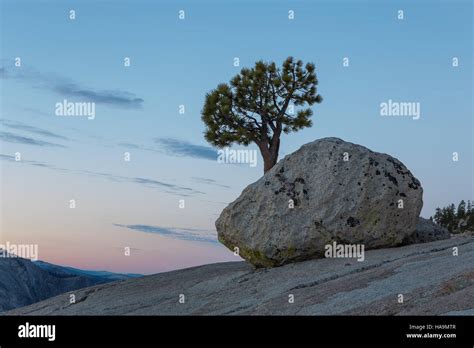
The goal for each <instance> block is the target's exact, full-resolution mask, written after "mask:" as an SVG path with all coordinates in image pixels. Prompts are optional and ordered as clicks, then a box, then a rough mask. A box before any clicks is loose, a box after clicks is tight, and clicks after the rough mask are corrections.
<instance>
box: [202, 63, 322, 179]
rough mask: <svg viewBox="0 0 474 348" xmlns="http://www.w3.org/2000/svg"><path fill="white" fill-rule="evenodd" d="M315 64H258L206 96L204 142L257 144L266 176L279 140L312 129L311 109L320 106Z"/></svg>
mask: <svg viewBox="0 0 474 348" xmlns="http://www.w3.org/2000/svg"><path fill="white" fill-rule="evenodd" d="M317 85H318V79H317V77H316V72H315V66H314V64H313V63H307V64H306V65H303V62H302V61H301V60H297V61H295V60H294V59H293V57H288V58H287V59H286V60H285V61H284V62H283V65H282V67H281V68H280V67H277V66H276V64H275V63H274V62H271V63H266V62H263V61H258V62H256V63H255V66H254V67H253V68H243V69H242V70H241V71H240V73H239V74H238V75H236V76H235V77H234V78H232V79H231V81H230V84H226V83H223V84H220V85H218V86H217V88H216V89H214V90H212V91H211V92H209V93H208V94H207V95H206V98H205V103H204V108H203V110H202V120H203V121H204V123H205V125H206V130H205V138H206V140H207V141H208V142H209V143H211V144H212V145H214V146H217V147H225V146H229V145H231V144H232V143H236V144H241V145H249V144H250V143H252V142H254V143H255V144H257V146H258V147H259V149H260V152H261V154H262V157H263V159H264V172H266V171H268V170H269V169H271V168H272V167H273V166H274V165H275V163H276V161H277V160H278V153H279V149H280V136H281V134H282V132H283V133H290V132H296V131H298V130H300V129H302V128H305V127H311V125H312V122H311V119H310V118H311V116H312V114H313V112H312V110H311V108H310V107H309V106H311V105H313V104H315V103H320V102H321V101H322V97H321V96H320V95H319V94H317V89H316V87H317Z"/></svg>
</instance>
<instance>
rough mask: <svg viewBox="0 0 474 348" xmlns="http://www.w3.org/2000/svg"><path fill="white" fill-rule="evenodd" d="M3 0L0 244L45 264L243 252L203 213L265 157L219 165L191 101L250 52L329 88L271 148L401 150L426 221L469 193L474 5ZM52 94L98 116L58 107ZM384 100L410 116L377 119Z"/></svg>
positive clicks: (188, 260) (198, 105) (113, 264)
mask: <svg viewBox="0 0 474 348" xmlns="http://www.w3.org/2000/svg"><path fill="white" fill-rule="evenodd" d="M0 2H1V13H0V19H1V33H0V37H1V46H0V49H1V51H0V59H1V61H0V84H1V85H0V86H1V100H0V111H1V123H0V174H1V180H0V184H1V185H0V189H1V208H0V213H1V216H0V217H1V224H0V227H1V231H0V242H1V241H2V240H3V241H9V242H11V243H27V244H33V243H34V244H38V246H39V258H40V259H42V260H44V261H48V262H51V263H55V264H60V265H68V266H73V267H77V268H84V269H95V270H99V269H100V270H109V271H114V272H131V273H142V274H151V273H157V272H162V271H168V270H173V269H179V268H184V267H189V266H194V265H199V264H206V263H212V262H221V261H235V260H239V258H238V257H236V256H234V255H233V253H232V252H231V251H229V250H227V249H226V248H225V247H224V246H222V245H220V243H219V242H217V239H216V232H215V227H214V222H215V220H216V219H217V217H218V216H219V214H220V212H221V211H222V209H223V208H224V207H225V206H226V205H227V204H228V203H230V202H231V201H233V200H234V199H236V198H237V197H238V196H239V194H240V192H241V191H242V190H243V189H244V188H245V187H246V186H247V185H248V184H250V183H252V182H254V181H256V180H257V179H259V178H260V177H261V175H262V171H263V170H262V168H263V165H262V161H261V159H260V158H259V159H258V163H257V166H256V167H251V166H249V165H248V164H238V165H237V164H223V163H218V162H217V161H216V159H215V155H216V149H214V148H212V147H211V145H209V144H207V143H206V141H205V140H204V137H203V132H204V124H203V123H202V121H201V118H200V111H201V109H202V107H203V103H204V96H205V94H206V93H207V92H209V91H210V90H212V89H213V88H215V87H216V86H217V85H218V84H219V83H222V82H228V81H229V80H230V79H231V78H232V77H233V76H234V75H235V74H237V73H238V72H239V71H240V69H241V68H243V67H251V66H252V65H253V64H254V63H255V62H256V61H258V60H264V61H274V62H276V63H277V64H279V65H281V63H282V62H283V60H284V59H285V58H286V57H288V56H293V57H295V58H297V59H301V60H303V61H304V62H313V63H314V64H315V65H316V74H317V76H318V80H319V86H318V93H319V94H321V95H322V96H323V98H324V101H323V102H322V103H321V104H316V105H314V106H313V107H312V109H313V111H314V115H313V118H312V120H313V127H311V128H307V129H304V130H301V131H299V132H298V133H292V134H289V135H284V136H283V137H282V144H281V151H280V158H282V157H283V156H285V155H287V154H290V153H291V152H293V151H295V150H297V149H298V148H299V147H300V146H301V145H303V144H305V143H308V142H311V141H313V140H316V139H320V138H324V137H339V138H341V139H344V140H346V141H350V142H354V143H358V144H361V145H364V146H366V147H368V148H370V149H372V150H374V151H378V152H383V153H388V154H390V155H392V156H394V157H396V158H398V159H399V160H401V161H402V162H403V163H404V164H405V165H406V166H407V167H408V168H409V169H410V170H411V172H412V173H413V174H414V175H415V176H416V177H417V178H418V179H419V180H420V181H421V183H422V186H423V189H424V195H423V201H424V206H423V210H422V213H421V215H422V216H425V217H429V216H430V215H432V214H433V213H434V209H435V208H436V207H438V206H445V205H448V204H450V203H456V204H457V203H458V202H459V201H460V200H461V199H464V200H467V199H472V198H473V196H474V195H473V183H472V174H473V140H472V139H473V137H472V134H473V130H474V129H473V100H472V96H473V90H472V89H473V85H472V41H473V40H472V2H470V1H461V0H454V1H447V0H446V1H429V2H428V1H413V0H409V1H384V2H381V1H375V0H374V1H362V0H361V1H337V0H336V1H309V0H307V1H298V0H296V1H269V0H268V1H263V0H261V1H238V2H237V1H217V0H215V1H208V0H200V1H179V2H176V1H143V0H138V1H131V0H127V1H113V2H112V1H87V0H84V1H67V0H66V1H42V0H39V1H31V0H30V1H23V0H15V1H13V0H0ZM71 10H74V11H75V19H70V11H71ZM399 10H403V16H404V18H403V19H399V18H398V15H399V12H398V11H399ZM180 11H184V16H185V18H184V19H180V18H179V15H180ZM289 11H293V13H294V19H289V17H288V16H289ZM181 14H182V13H181ZM125 57H129V58H130V66H124V59H125ZM236 57H238V58H239V63H240V66H238V67H236V66H234V58H236ZM345 57H347V58H348V59H349V66H344V65H343V59H344V58H345ZM454 57H456V58H457V60H458V63H459V64H458V66H456V67H453V58H454ZM16 58H21V66H16V65H15V62H16V61H15V60H16ZM64 99H66V100H68V101H72V102H81V101H87V102H94V103H95V107H96V109H95V118H93V119H88V118H87V117H64V116H57V115H56V114H55V109H56V108H55V106H56V103H58V102H59V103H62V102H63V101H64ZM388 100H393V101H403V102H417V103H420V110H421V114H420V118H419V119H417V120H414V119H413V118H411V117H382V116H381V115H380V104H381V103H383V102H387V101H388ZM180 105H184V113H180ZM233 148H239V147H233ZM249 148H250V149H256V147H255V146H253V145H250V146H249ZM125 152H129V153H130V161H125V160H124V153H125ZM453 152H457V153H458V161H453ZM16 153H20V154H21V161H15V154H16ZM71 199H73V200H75V204H76V206H75V208H74V209H71V208H70V200H71ZM182 200H183V201H184V208H183V207H182V203H183V201H182ZM180 204H181V206H180ZM125 248H130V255H125V252H124V250H125Z"/></svg>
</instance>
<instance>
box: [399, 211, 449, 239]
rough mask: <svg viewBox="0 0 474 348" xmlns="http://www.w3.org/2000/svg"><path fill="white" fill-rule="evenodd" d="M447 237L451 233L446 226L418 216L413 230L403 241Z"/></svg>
mask: <svg viewBox="0 0 474 348" xmlns="http://www.w3.org/2000/svg"><path fill="white" fill-rule="evenodd" d="M448 238H451V234H450V233H449V231H448V230H447V229H446V228H444V227H442V226H439V225H437V224H435V223H433V222H432V221H431V220H429V219H425V218H422V217H420V218H418V224H417V225H416V228H415V232H414V233H413V234H412V235H411V236H409V237H408V238H407V239H406V240H405V241H404V244H417V243H427V242H433V241H435V240H441V239H448Z"/></svg>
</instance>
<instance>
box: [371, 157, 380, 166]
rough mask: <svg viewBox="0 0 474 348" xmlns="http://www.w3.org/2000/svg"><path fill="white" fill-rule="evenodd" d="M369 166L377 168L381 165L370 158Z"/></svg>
mask: <svg viewBox="0 0 474 348" xmlns="http://www.w3.org/2000/svg"><path fill="white" fill-rule="evenodd" d="M369 165H371V166H376V167H377V166H378V165H379V162H377V161H376V160H374V159H373V158H372V157H369Z"/></svg>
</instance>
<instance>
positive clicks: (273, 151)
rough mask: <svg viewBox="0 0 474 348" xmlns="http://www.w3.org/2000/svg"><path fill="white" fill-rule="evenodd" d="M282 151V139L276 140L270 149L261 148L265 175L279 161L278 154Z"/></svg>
mask: <svg viewBox="0 0 474 348" xmlns="http://www.w3.org/2000/svg"><path fill="white" fill-rule="evenodd" d="M279 151H280V139H275V141H274V142H272V143H271V145H270V146H269V147H267V146H261V147H260V152H261V153H262V157H263V174H265V173H266V172H268V171H269V170H270V169H272V168H273V166H274V165H275V164H276V163H277V161H278V152H279Z"/></svg>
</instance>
